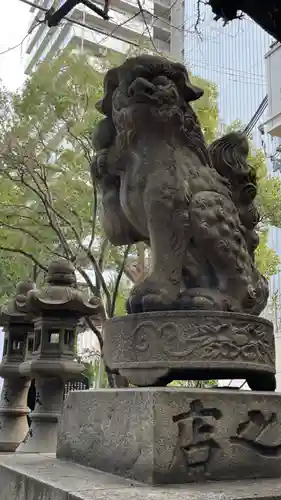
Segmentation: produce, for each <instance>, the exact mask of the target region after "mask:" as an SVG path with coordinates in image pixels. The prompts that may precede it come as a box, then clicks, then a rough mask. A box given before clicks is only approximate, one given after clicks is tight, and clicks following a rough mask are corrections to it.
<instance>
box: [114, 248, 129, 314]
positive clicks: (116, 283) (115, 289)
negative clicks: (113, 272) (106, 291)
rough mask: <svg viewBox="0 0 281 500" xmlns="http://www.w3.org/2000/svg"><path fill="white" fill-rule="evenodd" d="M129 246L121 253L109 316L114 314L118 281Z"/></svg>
mask: <svg viewBox="0 0 281 500" xmlns="http://www.w3.org/2000/svg"><path fill="white" fill-rule="evenodd" d="M130 248H131V245H128V246H127V247H126V249H125V252H124V255H123V260H122V263H121V266H120V268H119V271H118V274H117V278H116V281H115V286H114V290H113V295H112V303H111V310H110V317H111V318H112V317H113V316H114V312H115V305H116V300H117V295H118V291H119V286H120V281H121V278H122V275H123V273H124V269H125V265H126V261H127V257H128V254H129V252H130Z"/></svg>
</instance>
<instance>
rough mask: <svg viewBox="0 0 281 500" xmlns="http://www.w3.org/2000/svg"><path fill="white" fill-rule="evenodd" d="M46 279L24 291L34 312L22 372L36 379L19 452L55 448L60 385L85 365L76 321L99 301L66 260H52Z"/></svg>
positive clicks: (95, 309)
mask: <svg viewBox="0 0 281 500" xmlns="http://www.w3.org/2000/svg"><path fill="white" fill-rule="evenodd" d="M47 281H48V284H47V286H45V287H43V288H42V289H40V290H34V291H31V292H29V294H28V297H27V298H28V305H29V308H30V311H31V312H32V314H33V322H34V344H33V353H32V356H31V359H29V360H27V361H25V362H24V363H23V364H22V365H21V367H20V372H21V374H22V375H25V376H27V377H35V379H36V405H35V409H34V412H33V413H31V415H30V418H31V422H32V423H31V428H30V432H29V436H28V438H27V439H26V440H25V442H23V443H22V444H21V445H20V447H19V448H18V450H17V451H20V452H28V453H54V452H55V451H56V443H57V425H58V421H59V418H60V414H61V409H62V403H63V393H64V384H65V382H66V381H68V380H70V379H71V378H75V377H76V376H77V375H78V374H80V373H81V372H82V371H83V369H84V366H83V365H82V364H80V363H78V362H77V361H76V360H75V356H76V338H77V327H78V323H79V320H80V319H81V318H82V317H85V316H93V315H96V314H99V313H100V301H99V300H98V299H96V301H95V302H94V303H89V302H88V301H87V300H86V299H85V298H84V296H83V294H82V292H81V291H79V290H78V289H77V288H76V286H77V285H76V278H75V270H74V267H73V266H72V264H70V263H69V262H67V261H66V260H59V261H55V262H52V263H51V264H50V266H49V269H48V279H47Z"/></svg>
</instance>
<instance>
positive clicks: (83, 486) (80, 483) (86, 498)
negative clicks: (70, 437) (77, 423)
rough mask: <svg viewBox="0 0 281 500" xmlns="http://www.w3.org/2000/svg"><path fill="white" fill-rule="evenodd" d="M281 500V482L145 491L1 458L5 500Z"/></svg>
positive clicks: (47, 461) (55, 465) (40, 458)
mask: <svg viewBox="0 0 281 500" xmlns="http://www.w3.org/2000/svg"><path fill="white" fill-rule="evenodd" d="M111 499H112V500H113V499H114V500H252V499H253V500H281V481H280V480H279V479H262V480H261V479H259V480H247V481H231V482H209V483H207V484H206V483H205V484H204V485H196V484H190V485H181V486H178V485H176V486H167V487H162V486H161V487H153V486H146V485H143V484H140V483H137V482H135V481H130V480H125V479H121V478H119V477H116V476H113V475H110V474H106V473H104V472H100V471H97V470H93V469H88V468H86V467H83V466H80V465H76V464H72V463H67V462H64V461H60V460H57V459H56V458H55V456H53V455H39V454H35V455H33V454H32V455H30V454H22V455H20V454H7V455H0V500H111Z"/></svg>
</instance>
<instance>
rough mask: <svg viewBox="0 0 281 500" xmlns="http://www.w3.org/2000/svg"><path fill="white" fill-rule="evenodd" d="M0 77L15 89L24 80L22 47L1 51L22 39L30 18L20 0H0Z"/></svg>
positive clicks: (27, 7) (9, 86) (28, 11)
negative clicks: (5, 51) (5, 52)
mask: <svg viewBox="0 0 281 500" xmlns="http://www.w3.org/2000/svg"><path fill="white" fill-rule="evenodd" d="M0 4H1V11H0V12H1V14H0V78H1V80H2V81H3V82H4V84H5V85H6V86H7V87H8V88H9V89H11V90H15V89H17V88H18V87H19V86H20V85H21V84H22V83H23V81H24V72H23V61H24V47H25V45H24V44H23V46H22V47H18V48H17V49H14V50H11V51H9V52H8V53H7V54H4V55H2V54H1V52H3V51H4V50H6V49H8V48H9V47H12V46H14V45H17V44H18V43H20V42H21V41H22V39H23V38H24V36H25V35H26V33H27V30H28V23H29V21H30V19H31V15H30V7H29V6H28V5H26V4H24V3H22V2H21V1H20V0H0Z"/></svg>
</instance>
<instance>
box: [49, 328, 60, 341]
mask: <svg viewBox="0 0 281 500" xmlns="http://www.w3.org/2000/svg"><path fill="white" fill-rule="evenodd" d="M60 333H61V331H60V330H58V329H55V328H50V329H49V330H48V343H49V344H56V345H57V344H59V343H60Z"/></svg>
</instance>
